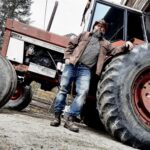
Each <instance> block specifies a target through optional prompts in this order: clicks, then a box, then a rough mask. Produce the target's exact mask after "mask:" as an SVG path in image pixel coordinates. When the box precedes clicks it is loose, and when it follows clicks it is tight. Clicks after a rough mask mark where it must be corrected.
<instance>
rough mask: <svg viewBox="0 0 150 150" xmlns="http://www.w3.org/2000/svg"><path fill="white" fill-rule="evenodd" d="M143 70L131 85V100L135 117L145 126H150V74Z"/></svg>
mask: <svg viewBox="0 0 150 150" xmlns="http://www.w3.org/2000/svg"><path fill="white" fill-rule="evenodd" d="M149 69H150V68H148V69H146V70H144V71H143V72H141V73H140V74H139V75H137V76H136V79H135V81H134V83H133V88H132V100H133V105H134V110H135V112H136V113H137V117H138V118H139V119H140V120H141V121H142V122H143V123H144V124H145V125H148V126H150V74H148V73H147V72H148V70H149Z"/></svg>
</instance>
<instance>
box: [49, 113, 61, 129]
mask: <svg viewBox="0 0 150 150" xmlns="http://www.w3.org/2000/svg"><path fill="white" fill-rule="evenodd" d="M60 124H61V113H60V112H55V118H54V120H53V121H52V122H51V123H50V125H51V126H54V127H58V126H59V125H60Z"/></svg>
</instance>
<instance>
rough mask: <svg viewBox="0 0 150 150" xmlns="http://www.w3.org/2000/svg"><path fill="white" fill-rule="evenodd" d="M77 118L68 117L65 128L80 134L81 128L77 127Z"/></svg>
mask: <svg viewBox="0 0 150 150" xmlns="http://www.w3.org/2000/svg"><path fill="white" fill-rule="evenodd" d="M74 121H75V117H73V116H69V117H67V119H66V121H65V124H64V127H65V128H67V129H69V130H70V131H73V132H79V128H78V127H77V126H76V125H75V122H74Z"/></svg>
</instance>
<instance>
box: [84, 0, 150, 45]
mask: <svg viewBox="0 0 150 150" xmlns="http://www.w3.org/2000/svg"><path fill="white" fill-rule="evenodd" d="M84 18H85V24H84V29H83V30H85V31H87V30H88V31H91V30H92V26H93V24H94V22H95V21H96V20H101V19H104V20H105V21H106V22H107V23H108V31H107V33H106V35H105V37H106V39H107V40H110V41H111V42H116V41H128V40H130V41H132V42H133V41H134V42H135V44H141V43H143V42H144V41H145V42H148V41H150V29H148V28H149V24H150V19H149V18H150V15H145V14H144V13H142V12H141V11H139V10H136V9H132V8H129V7H126V6H121V5H117V4H114V3H109V2H106V1H100V0H96V1H94V2H93V3H91V5H90V7H89V10H88V11H87V13H86V14H85V16H84ZM137 31H138V32H137Z"/></svg>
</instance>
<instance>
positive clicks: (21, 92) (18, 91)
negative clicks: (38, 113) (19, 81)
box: [11, 87, 23, 101]
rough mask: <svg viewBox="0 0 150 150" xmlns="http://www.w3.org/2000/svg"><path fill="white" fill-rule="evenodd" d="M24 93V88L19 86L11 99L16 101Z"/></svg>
mask: <svg viewBox="0 0 150 150" xmlns="http://www.w3.org/2000/svg"><path fill="white" fill-rule="evenodd" d="M22 94H23V89H22V88H21V87H17V88H16V90H15V93H14V94H13V95H12V97H11V100H13V101H15V100H17V99H18V98H19V97H21V96H22Z"/></svg>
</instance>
